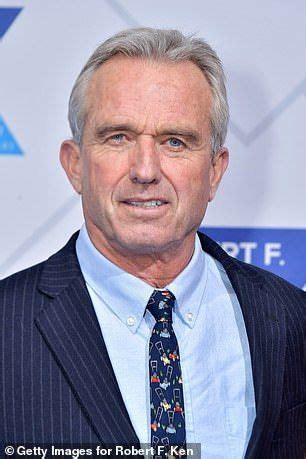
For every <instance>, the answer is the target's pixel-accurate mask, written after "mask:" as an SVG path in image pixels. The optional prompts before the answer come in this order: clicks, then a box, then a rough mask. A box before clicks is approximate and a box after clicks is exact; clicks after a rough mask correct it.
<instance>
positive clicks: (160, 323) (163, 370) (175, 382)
mask: <svg viewBox="0 0 306 459" xmlns="http://www.w3.org/2000/svg"><path fill="white" fill-rule="evenodd" d="M174 303H175V296H174V295H173V294H172V293H171V292H169V291H168V290H154V292H153V293H152V295H151V297H150V299H149V301H148V305H147V309H148V310H149V311H150V312H151V314H152V315H153V316H154V318H155V320H156V324H155V326H154V328H153V330H152V335H151V338H150V345H149V349H150V369H149V374H150V393H151V396H150V401H151V446H153V448H154V449H155V451H158V449H157V447H158V446H161V447H164V451H163V448H160V450H159V454H157V455H156V456H155V457H157V456H160V457H165V455H166V452H167V451H168V450H169V448H170V446H172V445H173V446H178V447H182V448H185V447H186V429H185V417H184V416H185V415H184V398H183V382H182V374H181V366H180V355H179V348H178V343H177V339H176V336H175V333H174V331H173V327H172V309H173V306H174ZM161 451H162V452H164V454H161Z"/></svg>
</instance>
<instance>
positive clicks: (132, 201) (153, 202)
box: [123, 198, 168, 209]
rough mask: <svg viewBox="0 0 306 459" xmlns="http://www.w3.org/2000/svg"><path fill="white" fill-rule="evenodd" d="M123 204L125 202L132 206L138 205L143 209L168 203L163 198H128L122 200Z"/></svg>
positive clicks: (154, 207)
mask: <svg viewBox="0 0 306 459" xmlns="http://www.w3.org/2000/svg"><path fill="white" fill-rule="evenodd" d="M123 203H124V204H127V205H129V206H132V207H140V208H143V209H156V208H158V207H161V206H164V205H166V204H168V201H165V200H163V199H146V200H143V199H136V198H135V199H134V198H132V199H128V200H126V201H123Z"/></svg>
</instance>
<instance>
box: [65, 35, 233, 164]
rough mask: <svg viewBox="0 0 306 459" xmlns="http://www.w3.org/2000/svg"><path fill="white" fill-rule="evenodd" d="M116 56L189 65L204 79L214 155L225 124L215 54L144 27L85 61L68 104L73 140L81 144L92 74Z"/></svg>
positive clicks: (191, 39)
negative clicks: (210, 98) (209, 96)
mask: <svg viewBox="0 0 306 459" xmlns="http://www.w3.org/2000/svg"><path fill="white" fill-rule="evenodd" d="M116 54H121V55H125V56H128V57H137V58H146V59H152V60H163V61H172V62H181V61H191V62H193V63H194V64H196V65H197V66H198V67H199V68H200V70H201V71H202V72H203V74H204V76H205V77H206V79H207V81H208V83H209V85H210V88H211V92H212V96H213V105H212V113H211V116H210V124H211V149H212V155H215V154H216V153H217V152H218V151H219V150H220V148H221V147H222V146H223V144H224V141H225V137H226V132H227V125H228V120H229V109H228V103H227V97H226V88H225V77H224V72H223V69H222V65H221V62H220V59H219V58H218V56H217V54H216V53H215V51H214V50H213V49H212V48H211V47H210V46H209V44H208V43H206V42H205V41H204V40H202V39H200V38H195V37H193V36H185V35H183V34H182V33H181V32H179V31H178V30H163V29H152V28H148V27H143V28H135V29H127V30H123V31H122V32H119V33H117V34H116V35H114V36H112V37H111V38H109V39H108V40H106V41H105V42H104V43H102V44H101V45H100V46H98V48H97V49H96V50H95V51H94V53H93V54H92V56H91V57H90V58H89V60H88V61H87V63H86V64H85V66H84V68H83V69H82V71H81V73H80V75H79V76H78V78H77V80H76V82H75V84H74V86H73V89H72V92H71V96H70V100H69V114H68V119H69V123H70V128H71V131H72V136H73V140H74V141H75V142H76V143H77V144H79V145H80V144H81V142H82V134H83V130H84V127H85V123H86V116H87V112H86V110H87V107H86V95H87V90H88V86H89V83H90V80H91V78H92V76H93V73H94V72H95V71H96V70H97V69H98V67H100V65H102V64H103V63H104V62H106V61H107V60H108V59H110V58H111V57H112V56H115V55H116Z"/></svg>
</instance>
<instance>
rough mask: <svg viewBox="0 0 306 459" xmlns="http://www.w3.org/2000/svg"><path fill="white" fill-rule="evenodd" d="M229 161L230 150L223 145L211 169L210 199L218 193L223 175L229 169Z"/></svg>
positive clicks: (213, 160)
mask: <svg viewBox="0 0 306 459" xmlns="http://www.w3.org/2000/svg"><path fill="white" fill-rule="evenodd" d="M228 163H229V152H228V149H227V148H225V147H222V148H221V149H220V150H219V151H218V153H217V154H216V156H215V157H214V158H213V159H212V163H211V169H210V192H209V201H212V200H213V199H214V197H215V195H216V192H217V189H218V186H219V183H220V182H221V179H222V177H223V174H224V172H225V171H226V169H227V166H228Z"/></svg>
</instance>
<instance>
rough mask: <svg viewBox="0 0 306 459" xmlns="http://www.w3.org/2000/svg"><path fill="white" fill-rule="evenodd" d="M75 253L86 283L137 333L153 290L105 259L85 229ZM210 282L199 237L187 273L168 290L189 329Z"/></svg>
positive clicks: (182, 274) (177, 311)
mask: <svg viewBox="0 0 306 459" xmlns="http://www.w3.org/2000/svg"><path fill="white" fill-rule="evenodd" d="M76 252H77V257H78V260H79V263H80V267H81V271H82V274H83V276H84V278H85V281H86V283H87V284H88V285H89V286H90V287H91V288H92V289H93V290H94V291H95V293H96V294H97V295H98V296H99V297H100V298H101V299H102V300H103V301H104V302H105V303H106V305H107V306H108V307H109V308H110V309H111V310H112V311H113V313H114V314H116V316H117V317H118V318H119V319H120V320H121V321H122V322H123V323H125V324H126V325H127V326H128V328H129V329H130V330H131V332H133V333H135V332H136V331H137V329H138V327H139V325H140V322H141V320H142V319H143V316H144V313H145V309H146V306H147V303H148V300H149V298H150V296H151V294H152V293H153V290H154V287H152V286H151V285H149V284H147V283H146V282H144V281H143V280H141V279H139V278H138V277H135V276H133V275H132V274H130V273H127V272H126V271H124V270H122V269H121V268H119V266H117V265H115V264H114V263H112V262H111V261H110V260H108V259H107V258H106V257H105V256H104V255H102V254H101V253H100V252H99V251H98V250H97V249H96V248H95V246H94V245H93V243H92V242H91V240H90V238H89V236H88V233H87V230H86V226H85V224H84V225H83V226H82V228H81V230H80V233H79V236H78V239H77V242H76ZM206 279H207V267H206V263H205V253H204V252H203V250H202V247H201V243H200V240H199V237H198V236H196V240H195V250H194V253H193V255H192V258H191V260H190V262H189V263H188V265H187V266H186V267H185V268H184V270H183V271H182V272H181V273H180V274H179V275H178V276H177V277H176V278H175V279H174V280H173V281H172V282H171V283H170V284H169V285H167V286H166V287H164V288H167V289H168V290H170V291H171V292H172V293H173V294H174V295H175V297H176V305H175V313H176V315H177V316H178V317H179V318H180V319H181V320H182V321H183V322H184V323H185V324H187V325H188V326H189V327H190V328H192V327H193V326H194V324H195V321H196V318H197V315H198V312H199V307H200V304H201V300H202V297H203V294H204V290H205V286H206Z"/></svg>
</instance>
